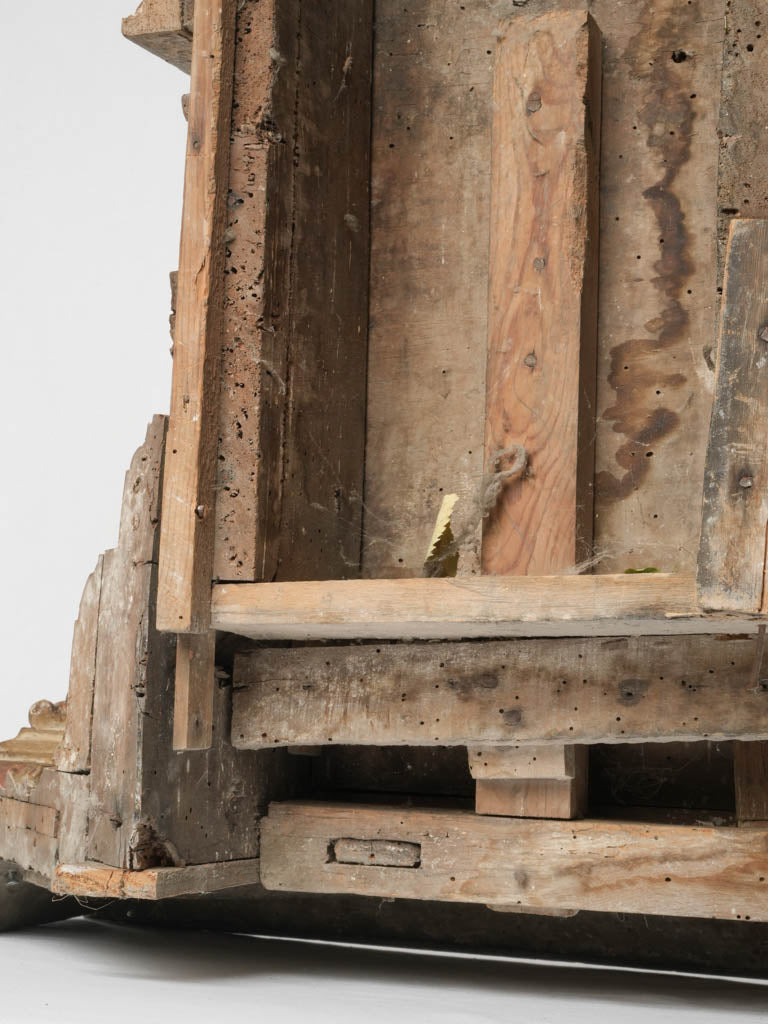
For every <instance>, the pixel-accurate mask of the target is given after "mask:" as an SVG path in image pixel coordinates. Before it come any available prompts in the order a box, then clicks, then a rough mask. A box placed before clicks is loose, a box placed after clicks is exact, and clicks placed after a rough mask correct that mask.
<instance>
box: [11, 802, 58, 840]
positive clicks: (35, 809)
mask: <svg viewBox="0 0 768 1024" xmlns="http://www.w3.org/2000/svg"><path fill="white" fill-rule="evenodd" d="M2 825H5V827H6V828H16V829H29V830H31V831H32V832H37V833H38V834H39V835H41V836H48V837H50V838H52V839H55V838H56V836H57V835H58V834H59V812H58V811H57V810H56V808H55V807H43V806H41V805H40V804H34V803H27V801H25V800H11V799H8V797H0V827H1V826H2Z"/></svg>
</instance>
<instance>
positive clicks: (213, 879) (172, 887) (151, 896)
mask: <svg viewBox="0 0 768 1024" xmlns="http://www.w3.org/2000/svg"><path fill="white" fill-rule="evenodd" d="M258 882H259V861H258V860H235V861H225V862H223V863H220V864H197V865H195V866H194V867H180V868H148V869H147V870H145V871H121V870H116V869H113V868H105V867H102V866H101V865H99V864H59V865H58V866H57V868H56V874H55V876H54V879H53V885H52V888H53V891H54V892H56V893H61V894H62V895H70V896H81V897H93V898H108V899H138V900H163V899H170V898H171V897H173V896H186V895H192V894H205V893H212V892H218V891H220V890H221V889H232V888H235V887H236V886H240V885H256V884H258Z"/></svg>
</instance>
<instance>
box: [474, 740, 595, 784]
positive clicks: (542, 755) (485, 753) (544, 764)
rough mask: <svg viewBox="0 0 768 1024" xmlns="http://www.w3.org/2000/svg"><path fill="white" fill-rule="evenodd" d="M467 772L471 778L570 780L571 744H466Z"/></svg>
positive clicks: (573, 772) (573, 750) (573, 762)
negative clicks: (469, 745)
mask: <svg viewBox="0 0 768 1024" xmlns="http://www.w3.org/2000/svg"><path fill="white" fill-rule="evenodd" d="M467 754H468V756H469V773H470V775H471V776H472V778H473V779H573V778H575V775H576V748H575V747H574V746H567V747H560V746H546V747H536V746H531V745H525V746H519V745H517V746H503V747H499V746H493V745H489V744H487V743H486V744H485V745H484V747H483V749H481V748H480V747H469V748H468V750H467Z"/></svg>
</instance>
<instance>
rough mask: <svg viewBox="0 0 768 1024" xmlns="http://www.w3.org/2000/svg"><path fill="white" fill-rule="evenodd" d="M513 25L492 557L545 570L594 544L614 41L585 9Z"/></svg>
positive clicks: (497, 140) (501, 133) (492, 364)
mask: <svg viewBox="0 0 768 1024" xmlns="http://www.w3.org/2000/svg"><path fill="white" fill-rule="evenodd" d="M503 31H504V33H505V35H504V38H503V39H502V40H501V41H500V42H499V49H498V52H497V56H496V72H495V79H494V108H495V109H494V121H493V155H492V168H491V265H490V282H489V288H490V295H489V313H488V316H489V322H488V371H487V372H488V379H487V398H486V403H487V405H486V440H485V467H486V475H487V476H488V477H489V478H490V479H491V480H492V481H494V484H495V487H494V489H492V490H489V492H488V505H487V506H486V511H487V512H488V516H487V520H486V523H485V527H484V530H483V548H482V567H483V571H484V572H488V573H497V574H500V575H526V574H528V575H546V574H552V573H560V572H566V571H568V570H569V569H571V568H573V566H574V564H575V563H577V562H579V561H580V560H582V559H583V558H584V557H585V556H586V555H587V554H588V552H589V551H590V548H591V541H592V505H593V500H592V499H593V471H594V436H595V384H596V378H595V359H596V340H597V254H598V250H597V236H598V205H599V196H598V160H599V149H600V80H601V48H600V47H601V44H600V35H599V31H598V29H597V26H596V25H595V23H594V22H593V21H592V19H591V17H590V16H589V15H588V14H587V13H586V12H585V11H572V12H562V11H558V12H554V13H551V14H545V15H542V16H540V17H536V18H531V19H527V18H526V19H520V18H518V19H515V20H514V22H511V23H510V24H509V25H508V26H507V27H506V28H505V29H503ZM521 452H522V453H524V460H523V459H520V458H519V454H520V453H521ZM516 466H517V469H518V472H517V473H515V468H516ZM505 474H508V475H506V476H505Z"/></svg>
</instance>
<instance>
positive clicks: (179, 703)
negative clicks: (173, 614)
mask: <svg viewBox="0 0 768 1024" xmlns="http://www.w3.org/2000/svg"><path fill="white" fill-rule="evenodd" d="M215 669H216V634H215V633H213V632H211V633H180V634H179V636H178V639H177V641H176V675H175V682H174V690H173V693H174V705H173V749H174V750H207V748H208V747H210V745H211V743H212V742H213V694H214V687H215V685H216V680H215V678H214V671H215Z"/></svg>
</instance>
